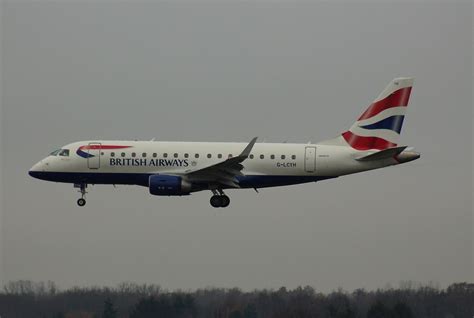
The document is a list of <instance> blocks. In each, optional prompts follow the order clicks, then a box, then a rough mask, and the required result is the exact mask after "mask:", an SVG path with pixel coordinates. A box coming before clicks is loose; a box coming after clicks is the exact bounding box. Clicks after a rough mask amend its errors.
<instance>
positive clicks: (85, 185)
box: [74, 183, 87, 207]
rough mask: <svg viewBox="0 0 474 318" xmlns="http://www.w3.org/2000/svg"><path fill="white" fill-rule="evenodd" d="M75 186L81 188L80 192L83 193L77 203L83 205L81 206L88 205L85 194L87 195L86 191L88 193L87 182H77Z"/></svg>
mask: <svg viewBox="0 0 474 318" xmlns="http://www.w3.org/2000/svg"><path fill="white" fill-rule="evenodd" d="M74 188H79V192H80V193H81V198H79V199H78V200H77V205H78V206H81V207H82V206H84V205H86V199H85V196H86V193H87V191H86V188H87V184H85V183H81V184H75V185H74Z"/></svg>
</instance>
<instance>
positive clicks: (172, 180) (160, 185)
mask: <svg viewBox="0 0 474 318" xmlns="http://www.w3.org/2000/svg"><path fill="white" fill-rule="evenodd" d="M148 187H149V189H150V193H151V194H153V195H188V194H189V193H190V192H191V184H190V183H189V182H188V181H186V180H183V178H181V177H178V176H170V175H166V174H163V175H153V176H150V178H149V179H148Z"/></svg>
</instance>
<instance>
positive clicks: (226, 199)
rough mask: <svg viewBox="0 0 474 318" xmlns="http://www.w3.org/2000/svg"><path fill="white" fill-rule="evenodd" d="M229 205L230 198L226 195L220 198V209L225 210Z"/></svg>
mask: <svg viewBox="0 0 474 318" xmlns="http://www.w3.org/2000/svg"><path fill="white" fill-rule="evenodd" d="M229 204H230V198H229V197H228V196H226V195H223V196H221V208H226V207H228V206H229Z"/></svg>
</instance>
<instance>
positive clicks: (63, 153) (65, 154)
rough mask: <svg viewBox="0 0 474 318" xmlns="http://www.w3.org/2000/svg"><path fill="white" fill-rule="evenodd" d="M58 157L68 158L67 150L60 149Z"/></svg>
mask: <svg viewBox="0 0 474 318" xmlns="http://www.w3.org/2000/svg"><path fill="white" fill-rule="evenodd" d="M59 155H60V156H62V157H69V149H62V150H61V151H60V152H59Z"/></svg>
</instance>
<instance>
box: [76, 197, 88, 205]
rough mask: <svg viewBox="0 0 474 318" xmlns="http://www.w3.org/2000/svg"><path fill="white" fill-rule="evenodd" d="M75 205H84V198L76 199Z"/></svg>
mask: <svg viewBox="0 0 474 318" xmlns="http://www.w3.org/2000/svg"><path fill="white" fill-rule="evenodd" d="M77 205H78V206H84V205H86V200H84V199H82V198H81V199H78V200H77Z"/></svg>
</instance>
